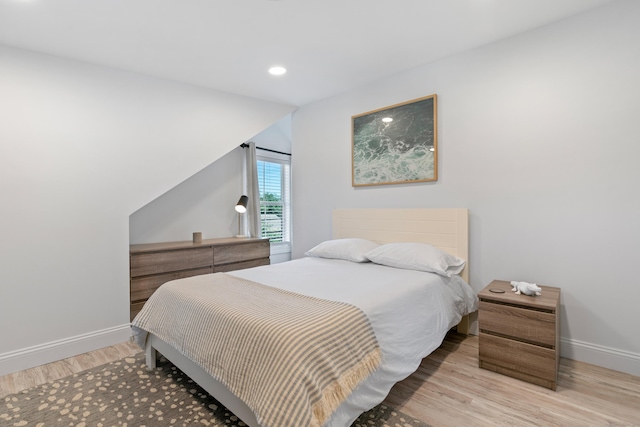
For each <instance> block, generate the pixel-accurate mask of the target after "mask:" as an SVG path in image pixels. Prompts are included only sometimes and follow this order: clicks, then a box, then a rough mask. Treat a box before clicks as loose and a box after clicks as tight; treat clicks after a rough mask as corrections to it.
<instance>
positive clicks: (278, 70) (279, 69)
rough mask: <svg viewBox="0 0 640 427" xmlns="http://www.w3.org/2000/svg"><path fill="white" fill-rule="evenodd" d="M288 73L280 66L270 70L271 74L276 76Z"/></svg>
mask: <svg viewBox="0 0 640 427" xmlns="http://www.w3.org/2000/svg"><path fill="white" fill-rule="evenodd" d="M286 72H287V69H286V68H284V67H281V66H279V65H278V66H275V67H271V68H269V74H271V75H274V76H281V75H283V74H284V73H286Z"/></svg>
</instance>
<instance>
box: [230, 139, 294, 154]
mask: <svg viewBox="0 0 640 427" xmlns="http://www.w3.org/2000/svg"><path fill="white" fill-rule="evenodd" d="M248 146H249V144H247V143H246V142H243V143H242V144H240V147H242V148H247V147H248ZM256 150H262V151H270V152H272V153H277V154H283V155H285V156H290V155H291V153H283V152H282V151H276V150H272V149H270V148H262V147H258V146H256Z"/></svg>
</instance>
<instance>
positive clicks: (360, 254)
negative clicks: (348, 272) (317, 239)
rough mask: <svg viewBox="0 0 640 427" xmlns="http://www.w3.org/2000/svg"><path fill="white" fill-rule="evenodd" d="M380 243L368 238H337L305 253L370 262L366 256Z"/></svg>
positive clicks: (319, 256) (313, 255) (314, 255)
mask: <svg viewBox="0 0 640 427" xmlns="http://www.w3.org/2000/svg"><path fill="white" fill-rule="evenodd" d="M378 246H380V245H379V244H377V243H375V242H372V241H371V240H366V239H355V238H353V239H351V238H350V239H336V240H327V241H326V242H322V243H320V244H319V245H318V246H316V247H314V248H312V249H309V250H308V251H307V252H305V255H307V256H312V257H318V258H332V259H344V260H347V261H352V262H369V259H368V258H367V257H365V256H364V254H366V253H367V252H369V251H370V250H372V249H374V248H377V247H378Z"/></svg>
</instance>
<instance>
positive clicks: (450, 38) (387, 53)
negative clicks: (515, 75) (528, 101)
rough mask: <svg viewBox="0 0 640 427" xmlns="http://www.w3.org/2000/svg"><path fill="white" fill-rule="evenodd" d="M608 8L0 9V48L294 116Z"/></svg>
mask: <svg viewBox="0 0 640 427" xmlns="http://www.w3.org/2000/svg"><path fill="white" fill-rule="evenodd" d="M612 1H614V0H393V1H391V0H90V1H87V0H0V44H3V45H6V46H12V47H18V48H23V49H28V50H33V51H37V52H43V53H48V54H52V55H57V56H60V57H64V58H71V59H76V60H81V61H86V62H89V63H93V64H98V65H103V66H107V67H113V68H117V69H121V70H127V71H133V72H136V73H141V74H145V75H150V76H156V77H161V78H166V79H171V80H175V81H180V82H185V83H189V84H193V85H198V86H203V87H207V88H212V89H216V90H220V91H225V92H230V93H234V94H239V95H245V96H249V97H253V98H259V99H263V100H268V101H273V102H278V103H285V104H290V105H296V106H300V105H304V104H307V103H310V102H313V101H316V100H319V99H322V98H326V97H330V96H333V95H336V94H338V93H341V92H344V91H347V90H350V89H352V88H355V87H358V86H362V85H365V84H368V83H371V82H373V81H376V80H378V79H380V78H383V77H385V76H388V75H392V74H395V73H398V72H401V71H403V70H407V69H411V68H415V67H417V66H420V65H423V64H426V63H429V62H433V61H436V60H438V59H441V58H444V57H446V56H450V55H453V54H455V53H458V52H461V51H464V50H468V49H472V48H474V47H478V46H481V45H484V44H487V43H491V42H494V41H496V40H500V39H503V38H506V37H509V36H512V35H515V34H518V33H522V32H525V31H528V30H531V29H533V28H536V27H539V26H542V25H546V24H549V23H551V22H554V21H558V20H561V19H564V18H566V17H569V16H571V15H575V14H578V13H581V12H583V11H586V10H588V9H591V8H594V7H598V6H600V5H603V4H605V3H610V2H612ZM276 64H277V65H283V66H285V67H286V68H287V69H288V72H287V74H285V75H284V76H280V77H274V76H271V75H269V74H268V73H267V69H268V68H269V67H270V66H272V65H276Z"/></svg>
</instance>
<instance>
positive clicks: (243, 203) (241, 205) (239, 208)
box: [236, 195, 249, 213]
mask: <svg viewBox="0 0 640 427" xmlns="http://www.w3.org/2000/svg"><path fill="white" fill-rule="evenodd" d="M247 203H249V198H248V197H247V196H244V195H243V196H240V200H238V203H237V204H236V212H238V213H245V212H246V211H247Z"/></svg>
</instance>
